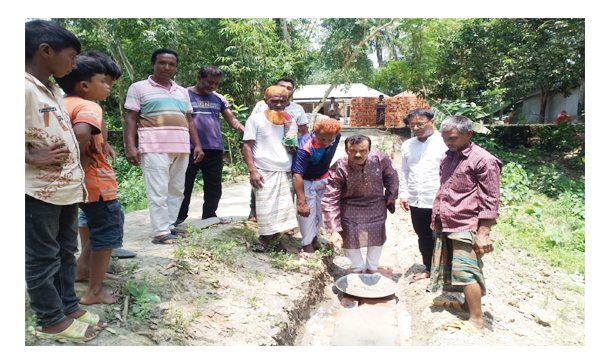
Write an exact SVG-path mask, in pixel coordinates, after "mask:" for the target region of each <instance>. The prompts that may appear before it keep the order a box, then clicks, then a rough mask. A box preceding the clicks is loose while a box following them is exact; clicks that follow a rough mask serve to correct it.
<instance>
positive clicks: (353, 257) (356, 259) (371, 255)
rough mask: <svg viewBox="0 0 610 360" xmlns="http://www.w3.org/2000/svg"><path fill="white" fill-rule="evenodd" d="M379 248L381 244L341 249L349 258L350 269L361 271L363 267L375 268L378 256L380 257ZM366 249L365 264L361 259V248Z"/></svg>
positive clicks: (377, 265)
mask: <svg viewBox="0 0 610 360" xmlns="http://www.w3.org/2000/svg"><path fill="white" fill-rule="evenodd" d="M381 248H383V246H368V247H366V248H364V247H363V248H360V249H343V253H344V254H345V256H346V257H347V258H348V259H350V261H351V262H352V266H350V269H352V271H363V270H364V269H369V270H377V268H378V267H379V258H380V257H381ZM363 249H366V264H365V263H364V260H363V259H362V250H363Z"/></svg>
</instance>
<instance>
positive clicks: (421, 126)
mask: <svg viewBox="0 0 610 360" xmlns="http://www.w3.org/2000/svg"><path fill="white" fill-rule="evenodd" d="M426 125H428V123H427V122H425V123H419V124H408V125H407V127H409V128H423V127H424V126H426Z"/></svg>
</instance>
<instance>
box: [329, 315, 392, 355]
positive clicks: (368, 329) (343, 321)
mask: <svg viewBox="0 0 610 360" xmlns="http://www.w3.org/2000/svg"><path fill="white" fill-rule="evenodd" d="M399 338H400V335H399V331H398V322H397V320H396V311H395V310H394V309H391V308H388V307H381V306H366V307H357V308H353V309H347V308H344V309H343V313H342V316H341V318H340V319H339V321H338V322H337V326H336V327H335V332H334V333H333V337H332V339H331V341H330V344H331V345H335V346H397V345H398V344H399Z"/></svg>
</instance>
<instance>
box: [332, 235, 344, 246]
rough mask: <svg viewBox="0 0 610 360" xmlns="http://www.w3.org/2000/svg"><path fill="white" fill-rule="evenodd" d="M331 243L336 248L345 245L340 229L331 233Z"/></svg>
mask: <svg viewBox="0 0 610 360" xmlns="http://www.w3.org/2000/svg"><path fill="white" fill-rule="evenodd" d="M330 243H331V244H333V246H334V247H336V248H342V247H343V237H342V236H341V234H340V233H339V232H338V231H335V232H333V233H332V234H331V235H330Z"/></svg>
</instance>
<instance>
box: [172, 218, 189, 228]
mask: <svg viewBox="0 0 610 360" xmlns="http://www.w3.org/2000/svg"><path fill="white" fill-rule="evenodd" d="M187 217H188V216H187ZM184 220H186V218H184V219H182V220H180V219H178V220H176V222H175V223H173V224H172V225H174V226H178V225H180V224H182V223H183V222H184Z"/></svg>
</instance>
